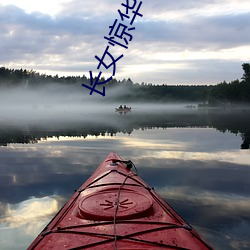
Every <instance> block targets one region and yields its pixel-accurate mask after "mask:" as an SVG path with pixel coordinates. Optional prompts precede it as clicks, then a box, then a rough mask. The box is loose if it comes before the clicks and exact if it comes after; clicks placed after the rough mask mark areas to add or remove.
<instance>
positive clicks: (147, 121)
mask: <svg viewBox="0 0 250 250" xmlns="http://www.w3.org/2000/svg"><path fill="white" fill-rule="evenodd" d="M249 113H250V111H240V110H237V112H236V110H235V111H233V110H217V111H214V110H213V111H209V110H192V111H183V112H179V113H177V112H171V111H169V112H166V111H163V112H147V113H132V114H131V115H129V117H128V116H120V115H117V114H112V115H110V117H107V116H106V115H104V116H103V117H100V118H99V119H98V122H88V123H86V122H84V123H83V122H80V121H79V122H78V123H76V122H75V121H74V123H72V124H69V123H68V124H63V123H59V122H58V123H56V122H55V123H54V124H53V123H52V122H50V123H49V124H46V129H41V128H40V127H39V125H37V126H28V125H27V126H28V131H29V132H27V126H26V127H25V129H24V128H22V127H19V128H18V127H16V128H15V129H13V127H12V128H11V129H10V128H9V127H8V126H7V125H6V126H1V127H0V145H1V146H7V145H8V144H11V143H37V142H38V141H39V140H40V139H47V138H52V137H57V138H59V137H60V136H69V137H83V138H86V137H87V136H88V135H93V136H96V137H98V136H106V135H108V136H114V135H116V134H117V133H125V134H131V133H132V132H133V131H134V130H138V129H152V128H163V129H166V128H174V127H179V128H180V127H210V128H215V129H217V130H219V131H221V132H223V133H224V132H226V131H229V132H231V133H234V134H240V135H241V137H242V140H243V143H242V145H241V148H242V149H248V148H249V145H250V130H249V128H250V115H249ZM107 119H108V121H109V122H107ZM102 120H103V121H105V122H100V121H102ZM42 127H44V124H43V126H42Z"/></svg>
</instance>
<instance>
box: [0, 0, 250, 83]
mask: <svg viewBox="0 0 250 250" xmlns="http://www.w3.org/2000/svg"><path fill="white" fill-rule="evenodd" d="M122 3H124V4H125V3H126V1H125V0H120V1H117V0H53V1H51V0H50V1H48V0H43V1H29V0H22V1H20V0H0V67H7V68H14V69H20V68H23V69H33V70H35V71H37V72H39V73H46V74H51V75H56V74H58V75H59V76H82V75H86V76H87V77H89V71H92V72H93V74H94V75H97V74H98V73H99V72H100V71H102V72H103V73H102V76H105V77H106V78H108V77H110V76H111V75H112V74H113V67H110V68H108V69H105V68H104V66H103V65H101V67H100V68H99V69H97V67H98V64H99V61H98V60H97V59H96V58H95V56H97V57H99V58H102V57H103V55H104V52H105V49H106V48H107V46H109V50H108V52H110V54H111V55H112V56H113V57H114V59H117V58H119V56H121V55H123V57H122V58H121V59H119V60H118V61H117V62H116V70H115V76H114V77H115V78H116V79H118V80H122V79H124V78H126V79H127V78H131V79H132V81H133V82H138V83H142V82H145V83H153V84H169V85H170V84H188V85H193V84H195V85H196V84H217V83H220V82H222V81H224V80H225V81H227V82H230V81H232V80H235V79H240V78H241V77H242V75H243V71H242V66H241V65H242V64H243V63H245V62H250V26H249V23H250V1H249V0H241V1H240V4H239V1H238V0H216V1H215V0H202V1H200V0H178V1H170V0H142V5H141V7H140V10H139V13H140V14H142V15H143V16H142V17H140V16H139V15H137V16H136V17H135V21H134V22H133V24H132V25H130V22H128V21H127V19H126V18H124V19H125V20H124V21H122V20H121V17H120V15H119V13H118V10H120V11H121V12H122V13H124V14H125V13H126V8H125V7H124V6H122V5H121V4H122ZM133 3H134V0H133V1H132V0H129V5H130V6H131V7H132V5H133ZM138 5H139V0H137V1H136V5H135V7H134V9H133V10H136V8H137V6H138ZM128 16H129V18H130V19H129V21H131V19H132V17H133V13H132V10H129V12H128ZM116 19H117V24H116V25H117V26H115V27H114V31H113V33H115V30H116V28H117V27H118V24H123V25H126V26H127V29H126V31H125V32H127V35H126V34H124V35H123V36H122V39H119V38H118V37H116V41H117V42H118V41H119V42H120V43H124V44H125V42H124V39H123V38H126V39H127V41H128V45H127V47H128V48H127V49H126V48H123V47H121V46H119V45H118V44H116V45H115V46H112V45H110V44H109V41H108V40H106V39H105V38H104V36H106V37H110V36H112V35H114V34H113V33H112V35H109V33H111V28H110V26H112V25H114V22H115V20H116ZM133 27H134V28H135V29H134V30H128V29H130V28H133ZM121 32H122V26H120V29H118V30H117V33H116V34H117V36H121ZM130 40H131V41H130ZM111 62H112V61H111V59H110V58H109V56H108V55H107V54H106V56H105V58H104V63H106V64H107V65H108V64H110V63H111Z"/></svg>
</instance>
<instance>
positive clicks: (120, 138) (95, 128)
mask: <svg viewBox="0 0 250 250" xmlns="http://www.w3.org/2000/svg"><path fill="white" fill-rule="evenodd" d="M120 91H122V88H119V89H116V90H112V92H111V91H110V92H107V96H105V97H102V96H100V95H98V94H96V93H93V95H92V96H90V95H89V92H88V91H86V89H84V88H82V87H81V86H79V88H76V87H72V86H66V85H55V84H53V85H50V86H44V87H40V88H33V89H31V88H25V87H23V88H18V89H17V88H16V89H2V90H1V91H0V145H1V147H0V180H1V181H0V189H1V192H0V231H1V233H0V242H2V245H1V247H3V249H25V248H26V247H27V246H28V245H29V244H30V243H31V241H32V240H33V239H34V238H35V237H36V235H37V234H38V233H39V232H40V231H41V230H42V228H43V227H44V226H45V225H46V224H47V222H49V221H50V219H51V218H52V217H53V215H54V214H55V213H56V211H58V209H59V208H60V207H61V206H62V204H63V203H64V202H65V201H66V200H68V199H69V197H70V196H71V195H72V192H73V190H74V189H77V188H78V187H79V186H80V185H81V184H82V183H83V182H84V180H86V179H87V178H88V177H89V176H90V175H91V173H92V172H93V171H94V170H95V168H96V167H97V165H98V164H99V163H100V162H101V161H102V160H103V159H104V157H105V156H106V155H107V154H108V153H109V152H111V151H116V152H117V153H118V154H120V155H121V156H122V157H123V158H124V159H131V160H132V161H133V162H134V163H135V164H136V166H137V168H138V170H139V175H140V176H141V177H142V178H143V179H144V180H145V181H146V182H147V183H148V184H149V185H150V186H154V187H155V188H156V190H157V192H159V193H160V195H161V196H162V197H163V198H164V199H165V200H166V201H167V202H169V203H170V205H172V206H173V207H174V208H175V209H176V210H177V211H178V212H179V213H180V214H181V215H182V216H183V217H184V218H185V219H186V220H187V221H188V222H189V223H190V224H192V225H194V226H195V227H196V228H197V229H198V231H199V232H200V233H202V235H203V236H204V237H206V239H207V240H208V241H209V243H211V244H212V245H213V246H215V249H248V248H249V247H250V242H249V237H250V236H249V230H248V229H249V228H250V218H249V215H248V214H247V211H249V210H250V200H249V194H250V189H249V185H248V184H249V178H250V170H249V161H250V159H249V150H241V145H242V144H243V142H245V146H247V145H249V139H248V138H249V135H250V131H249V128H250V115H249V114H250V113H249V110H248V109H242V110H241V109H199V108H197V103H172V104H170V103H168V104H156V103H147V102H146V100H145V103H142V102H141V103H137V102H134V103H133V102H130V101H129V99H128V100H126V102H124V101H119V100H118V101H111V100H110V99H109V96H110V95H111V94H112V95H116V94H117V95H119V93H120ZM124 91H128V90H126V89H124ZM119 105H127V106H128V107H130V106H131V107H132V111H131V113H123V112H122V113H119V112H115V108H116V107H118V106H119ZM39 208H40V210H39ZM218 211H219V212H218ZM32 214H33V215H34V216H32ZM27 220H28V221H27ZM13 235H15V242H14V243H13ZM218 235H220V237H218Z"/></svg>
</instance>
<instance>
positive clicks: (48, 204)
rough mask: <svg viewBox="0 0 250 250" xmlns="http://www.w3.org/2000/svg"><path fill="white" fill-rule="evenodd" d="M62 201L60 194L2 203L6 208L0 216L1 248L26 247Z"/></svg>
mask: <svg viewBox="0 0 250 250" xmlns="http://www.w3.org/2000/svg"><path fill="white" fill-rule="evenodd" d="M62 202H64V201H62V200H61V197H59V196H50V197H48V196H47V197H43V198H31V199H28V200H25V201H23V202H21V203H18V204H15V205H13V204H4V206H1V204H0V208H1V207H2V208H5V209H3V212H4V215H3V216H2V217H0V242H1V246H0V248H1V249H6V250H7V249H11V250H19V249H26V248H27V247H28V246H29V245H30V243H31V242H32V241H33V240H34V239H35V237H36V236H37V235H38V234H39V233H40V232H41V231H42V229H43V228H44V227H45V225H46V224H47V223H48V222H49V221H50V220H51V219H52V216H53V215H54V214H55V213H56V212H57V211H58V210H59V207H60V206H61V203H62ZM1 210H2V209H1ZM13 237H14V238H13ZM13 239H14V240H13Z"/></svg>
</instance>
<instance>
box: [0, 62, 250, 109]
mask: <svg viewBox="0 0 250 250" xmlns="http://www.w3.org/2000/svg"><path fill="white" fill-rule="evenodd" d="M242 69H243V76H242V78H241V79H240V80H239V79H236V80H233V81H231V82H226V81H224V82H221V83H218V84H216V85H188V86H187V85H168V84H163V85H154V84H152V83H144V82H142V83H134V82H133V81H132V80H131V79H130V78H128V79H123V80H122V81H120V80H117V79H112V80H111V81H109V82H108V83H106V84H105V87H106V93H107V95H108V93H109V91H110V93H111V94H110V95H109V98H108V99H109V100H111V101H117V100H120V101H123V100H129V101H131V102H136V101H148V102H177V101H184V102H199V103H200V105H201V106H220V105H228V104H230V105H231V104H250V64H249V63H243V64H242ZM100 80H101V81H103V80H105V78H102V79H100ZM82 83H84V84H86V85H90V79H89V78H87V77H86V76H85V75H82V76H67V77H64V76H62V77H59V76H58V75H55V76H52V75H47V74H40V73H38V72H36V71H34V70H26V69H9V68H5V67H0V87H3V88H14V87H21V88H28V89H29V88H33V89H35V88H39V87H42V86H47V85H50V84H64V85H67V86H72V88H73V87H74V88H79V87H81V88H83V87H82V86H81V85H82ZM112 89H116V90H117V91H115V92H113V91H111V90H112ZM86 90H87V89H83V93H84V92H85V93H87V91H86ZM112 93H116V94H112Z"/></svg>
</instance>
